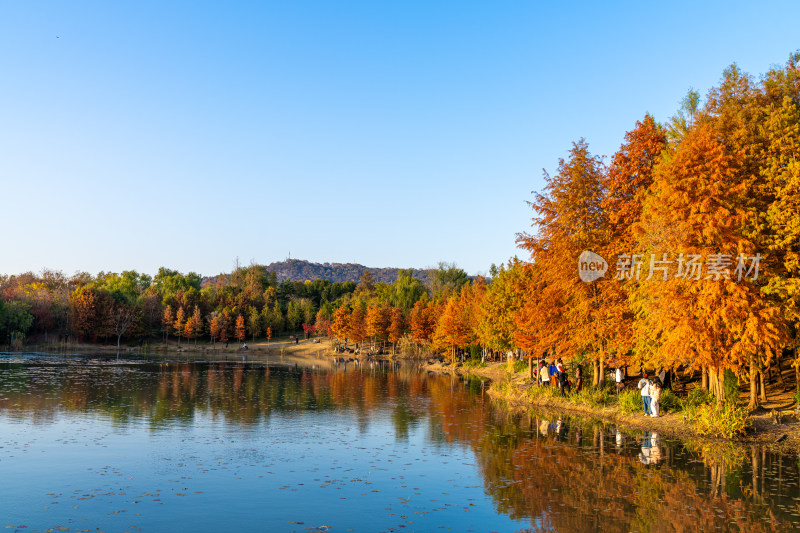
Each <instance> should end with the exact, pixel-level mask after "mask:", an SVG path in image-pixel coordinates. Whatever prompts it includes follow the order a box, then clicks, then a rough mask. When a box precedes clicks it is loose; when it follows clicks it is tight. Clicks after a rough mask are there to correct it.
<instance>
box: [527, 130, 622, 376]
mask: <svg viewBox="0 0 800 533" xmlns="http://www.w3.org/2000/svg"><path fill="white" fill-rule="evenodd" d="M603 172H604V165H603V163H602V161H601V160H600V158H598V157H595V156H593V155H592V154H591V153H590V152H589V147H588V145H587V144H586V142H585V141H584V140H583V139H581V140H580V141H578V142H577V143H574V144H573V146H572V149H571V150H570V152H569V158H568V159H566V160H564V159H561V160H560V161H559V165H558V173H557V174H556V175H555V176H550V175H548V174H547V173H545V176H544V177H545V181H546V185H545V189H544V193H543V194H535V197H534V200H533V202H530V206H531V207H532V208H533V210H534V212H535V214H536V216H535V217H534V219H533V227H534V228H536V232H535V233H534V234H527V233H523V234H520V235H518V236H517V243H518V244H519V246H520V247H521V248H524V249H525V250H527V251H529V252H530V254H531V259H532V260H533V261H534V263H536V265H537V269H539V271H540V273H541V283H540V286H539V288H540V291H541V292H540V295H541V297H540V298H539V299H538V300H536V301H533V302H530V303H529V304H528V305H532V306H533V308H532V309H529V310H527V312H525V313H522V315H525V319H526V321H527V322H529V323H530V322H531V321H534V322H535V321H543V320H545V319H546V318H552V317H553V316H554V315H555V316H557V317H558V320H556V321H555V322H553V323H551V324H550V326H551V327H550V328H549V329H548V330H547V331H546V332H542V333H543V335H544V337H543V338H542V339H541V341H540V342H541V343H542V344H543V345H545V346H547V347H548V353H549V354H550V355H551V356H552V355H554V354H557V355H558V356H559V357H563V358H565V359H571V358H574V357H577V356H580V355H584V354H585V355H587V356H588V357H590V358H591V360H592V361H593V365H594V373H593V375H594V383H595V384H596V385H602V384H603V375H604V373H605V372H604V365H605V362H606V350H607V346H608V338H609V336H610V335H611V329H610V328H611V327H613V326H612V325H611V324H610V323H609V322H608V321H607V320H605V318H604V316H603V315H604V313H605V311H604V293H605V292H607V291H606V290H605V287H606V285H608V284H609V283H614V282H613V281H610V280H608V279H607V278H601V279H599V280H596V281H594V282H592V283H584V282H583V281H581V280H580V278H579V277H578V272H577V265H578V257H579V256H580V254H581V252H582V251H584V250H592V251H596V250H602V249H603V248H604V246H605V245H606V244H607V242H608V224H607V219H606V214H605V212H604V210H603V207H602V202H603V198H604V182H603ZM554 303H558V304H559V305H560V306H561V307H560V308H559V309H557V310H556V312H555V313H553V309H550V308H548V305H551V304H554Z"/></svg>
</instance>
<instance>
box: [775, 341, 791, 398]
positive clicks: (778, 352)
mask: <svg viewBox="0 0 800 533" xmlns="http://www.w3.org/2000/svg"><path fill="white" fill-rule="evenodd" d="M782 357H783V348H775V368H777V369H778V381H780V383H781V389H783V390H785V391H786V390H789V387H788V386H787V385H786V380H785V379H783V367H782V366H781V358H782Z"/></svg>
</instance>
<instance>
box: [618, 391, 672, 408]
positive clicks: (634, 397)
mask: <svg viewBox="0 0 800 533" xmlns="http://www.w3.org/2000/svg"><path fill="white" fill-rule="evenodd" d="M661 397H662V398H663V397H664V396H663V393H662V396H661ZM617 401H618V403H619V408H620V409H621V410H622V411H623V412H625V413H640V412H642V410H643V409H644V406H643V405H642V395H641V393H640V392H639V390H638V389H624V390H622V391H620V393H619V397H618V398H617Z"/></svg>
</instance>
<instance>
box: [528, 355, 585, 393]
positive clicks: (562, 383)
mask: <svg viewBox="0 0 800 533" xmlns="http://www.w3.org/2000/svg"><path fill="white" fill-rule="evenodd" d="M536 380H537V382H538V384H539V385H545V386H553V387H558V389H559V390H560V391H561V395H562V396H566V395H567V394H569V392H570V391H571V390H572V381H571V380H570V379H569V373H568V372H567V369H566V367H565V366H564V363H563V362H562V361H561V359H558V360H557V361H555V362H552V363H550V364H549V365H548V364H547V361H545V360H544V359H542V360H540V361H539V366H538V368H537V369H536ZM582 388H583V369H582V368H581V366H580V365H578V367H577V369H576V371H575V392H580V390H581V389H582Z"/></svg>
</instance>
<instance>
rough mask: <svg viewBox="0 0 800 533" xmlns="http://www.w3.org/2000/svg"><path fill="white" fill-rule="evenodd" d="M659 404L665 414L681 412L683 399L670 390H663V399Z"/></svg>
mask: <svg viewBox="0 0 800 533" xmlns="http://www.w3.org/2000/svg"><path fill="white" fill-rule="evenodd" d="M658 403H659V405H660V406H661V410H662V411H664V412H665V413H669V412H673V411H680V410H681V408H682V407H683V405H682V403H681V399H680V398H678V396H677V395H676V394H675V393H674V392H672V391H671V390H670V389H663V390H662V391H661V399H660V400H659V402H658Z"/></svg>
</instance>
